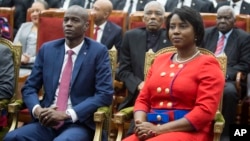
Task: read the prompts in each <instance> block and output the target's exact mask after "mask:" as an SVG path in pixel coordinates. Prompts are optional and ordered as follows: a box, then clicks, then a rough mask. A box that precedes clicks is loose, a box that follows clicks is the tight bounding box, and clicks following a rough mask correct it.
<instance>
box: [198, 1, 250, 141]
mask: <svg viewBox="0 0 250 141" xmlns="http://www.w3.org/2000/svg"><path fill="white" fill-rule="evenodd" d="M235 21H236V20H235V13H234V10H233V8H232V7H231V6H222V7H220V8H219V9H218V11H217V21H216V26H214V27H210V28H207V29H206V30H205V36H204V43H203V44H202V47H204V48H206V49H208V50H210V51H212V52H214V53H215V55H217V56H219V55H221V54H222V53H225V54H226V56H227V72H226V85H225V87H224V94H223V102H222V103H223V105H222V114H223V116H224V118H225V127H224V129H223V137H224V138H229V125H230V124H234V123H235V118H236V108H237V103H238V100H239V97H238V95H237V90H236V87H235V80H236V74H237V72H239V71H241V72H243V73H245V74H247V73H248V72H249V70H250V67H249V66H250V35H249V33H247V32H245V31H243V30H241V29H239V28H237V27H235Z"/></svg>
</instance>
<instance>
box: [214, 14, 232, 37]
mask: <svg viewBox="0 0 250 141" xmlns="http://www.w3.org/2000/svg"><path fill="white" fill-rule="evenodd" d="M234 23H235V18H234V17H233V14H232V13H231V12H230V11H228V10H221V11H218V13H217V20H216V26H217V28H218V30H219V31H220V32H222V33H227V32H228V31H230V30H231V29H232V28H233V27H234Z"/></svg>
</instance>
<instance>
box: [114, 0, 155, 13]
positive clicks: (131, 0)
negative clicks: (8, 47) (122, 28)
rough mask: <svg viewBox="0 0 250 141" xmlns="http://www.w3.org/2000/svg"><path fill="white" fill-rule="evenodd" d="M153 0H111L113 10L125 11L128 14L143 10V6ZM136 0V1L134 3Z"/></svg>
mask: <svg viewBox="0 0 250 141" xmlns="http://www.w3.org/2000/svg"><path fill="white" fill-rule="evenodd" d="M149 1H153V0H137V1H135V0H111V2H112V3H113V6H114V9H115V10H123V11H127V12H128V13H129V14H130V13H133V12H135V11H143V9H144V6H145V5H146V4H147V3H148V2H149ZM136 2H137V3H136Z"/></svg>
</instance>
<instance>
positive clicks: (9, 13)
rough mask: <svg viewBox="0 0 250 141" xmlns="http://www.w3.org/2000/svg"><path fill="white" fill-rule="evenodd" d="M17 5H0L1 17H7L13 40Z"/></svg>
mask: <svg viewBox="0 0 250 141" xmlns="http://www.w3.org/2000/svg"><path fill="white" fill-rule="evenodd" d="M14 13H15V7H0V17H5V18H7V20H8V22H9V24H10V28H11V40H13V31H14Z"/></svg>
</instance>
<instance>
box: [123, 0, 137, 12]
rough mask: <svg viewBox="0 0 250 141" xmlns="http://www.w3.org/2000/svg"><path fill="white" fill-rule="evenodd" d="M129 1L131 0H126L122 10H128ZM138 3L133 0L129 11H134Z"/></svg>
mask: <svg viewBox="0 0 250 141" xmlns="http://www.w3.org/2000/svg"><path fill="white" fill-rule="evenodd" d="M130 2H131V0H126V3H125V6H124V8H123V11H126V12H127V11H128V9H129V6H130ZM137 3H138V0H133V6H132V10H131V13H133V12H135V11H136V5H137Z"/></svg>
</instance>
